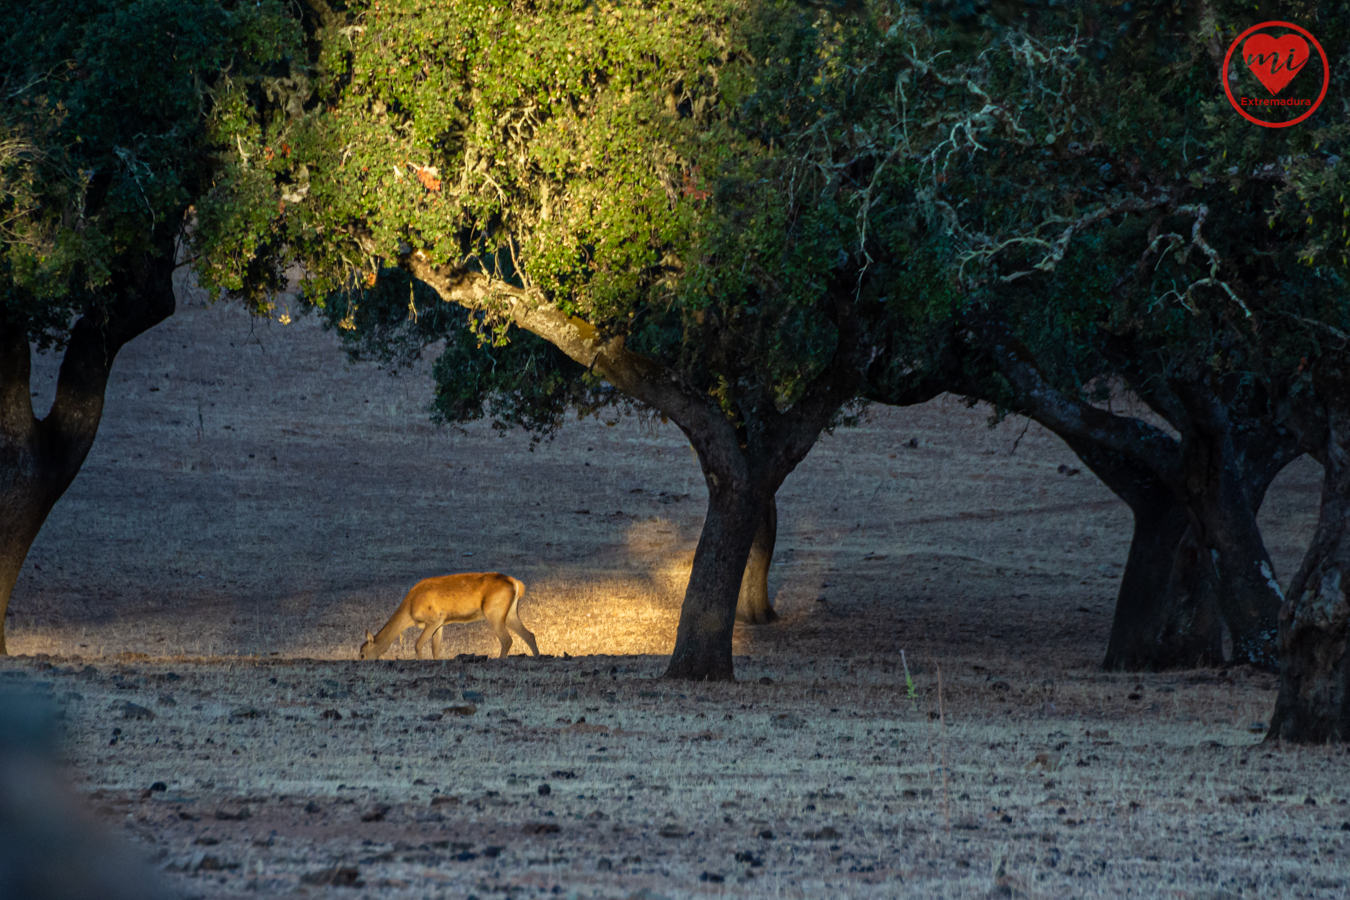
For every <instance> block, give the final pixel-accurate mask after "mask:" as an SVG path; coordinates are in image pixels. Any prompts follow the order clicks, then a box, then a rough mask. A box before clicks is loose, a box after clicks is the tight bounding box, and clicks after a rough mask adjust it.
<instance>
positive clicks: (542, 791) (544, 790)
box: [539, 784, 553, 797]
mask: <svg viewBox="0 0 1350 900" xmlns="http://www.w3.org/2000/svg"><path fill="white" fill-rule="evenodd" d="M551 793H553V788H551V787H550V786H549V785H548V784H541V785H539V796H540V797H547V796H548V795H549V794H551Z"/></svg>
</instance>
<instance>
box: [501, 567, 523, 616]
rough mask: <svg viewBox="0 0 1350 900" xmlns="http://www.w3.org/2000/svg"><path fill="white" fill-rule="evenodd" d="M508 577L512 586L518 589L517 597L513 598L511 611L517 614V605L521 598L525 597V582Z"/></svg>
mask: <svg viewBox="0 0 1350 900" xmlns="http://www.w3.org/2000/svg"><path fill="white" fill-rule="evenodd" d="M506 577H507V579H508V580H510V582H511V586H512V587H513V588H515V589H516V595H515V596H514V597H512V598H511V609H510V612H515V611H516V604H517V603H519V602H520V598H521V597H524V596H525V582H523V581H521V580H520V579H519V578H512V577H511V576H510V575H507V576H506Z"/></svg>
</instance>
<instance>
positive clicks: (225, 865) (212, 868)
mask: <svg viewBox="0 0 1350 900" xmlns="http://www.w3.org/2000/svg"><path fill="white" fill-rule="evenodd" d="M237 868H239V863H230V862H223V861H222V860H221V859H220V857H218V856H203V857H202V861H201V862H199V863H197V870H198V871H203V872H224V871H226V870H227V869H237Z"/></svg>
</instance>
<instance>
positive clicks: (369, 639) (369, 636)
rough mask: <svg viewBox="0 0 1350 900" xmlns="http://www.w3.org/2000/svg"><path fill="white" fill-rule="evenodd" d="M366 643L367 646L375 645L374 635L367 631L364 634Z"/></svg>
mask: <svg viewBox="0 0 1350 900" xmlns="http://www.w3.org/2000/svg"><path fill="white" fill-rule="evenodd" d="M366 643H367V644H373V643H375V635H373V634H371V633H370V632H369V631H367V632H366Z"/></svg>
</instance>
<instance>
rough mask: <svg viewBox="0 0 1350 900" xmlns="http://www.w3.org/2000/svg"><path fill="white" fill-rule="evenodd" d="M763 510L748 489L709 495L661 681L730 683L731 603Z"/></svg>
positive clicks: (727, 489) (732, 675) (733, 619)
mask: <svg viewBox="0 0 1350 900" xmlns="http://www.w3.org/2000/svg"><path fill="white" fill-rule="evenodd" d="M762 508H763V504H762V503H761V502H760V501H759V497H758V496H756V494H755V493H753V492H752V491H750V490H749V489H747V488H741V489H739V490H738V489H734V488H732V487H731V486H730V485H727V486H725V487H722V488H720V489H719V488H714V489H712V490H710V491H709V497H708V515H707V518H706V519H705V520H704V523H703V533H702V534H701V535H700V536H699V541H698V548H697V549H696V550H695V551H694V567H693V570H692V571H691V572H690V573H689V587H688V588H687V589H686V591H685V595H684V605H683V606H682V607H681V608H680V625H679V629H678V630H677V631H676V634H675V649H674V650H672V651H671V654H670V664H669V666H668V667H667V668H666V672H665V677H666V678H675V679H682V680H687V681H734V680H735V672H734V670H733V666H732V660H731V632H732V628H733V627H734V626H735V624H736V599H737V596H738V593H739V591H740V586H741V581H742V579H743V577H744V573H745V566H746V560H747V558H748V557H749V555H750V546H751V544H752V542H753V540H754V536H755V531H756V526H757V524H758V522H759V520H760V518H761V514H760V511H761V509H762Z"/></svg>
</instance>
